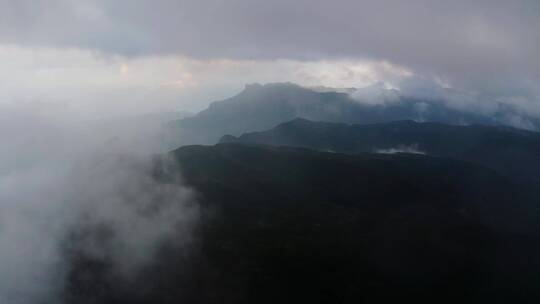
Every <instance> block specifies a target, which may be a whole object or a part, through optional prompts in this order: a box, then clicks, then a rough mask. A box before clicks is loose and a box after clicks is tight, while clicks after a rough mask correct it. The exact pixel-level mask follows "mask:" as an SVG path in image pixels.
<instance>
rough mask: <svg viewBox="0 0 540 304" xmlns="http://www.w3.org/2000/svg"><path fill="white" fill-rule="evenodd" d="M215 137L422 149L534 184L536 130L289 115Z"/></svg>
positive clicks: (539, 147)
mask: <svg viewBox="0 0 540 304" xmlns="http://www.w3.org/2000/svg"><path fill="white" fill-rule="evenodd" d="M221 141H222V142H240V143H251V144H264V145H272V146H296V147H305V148H310V149H316V150H322V151H334V152H340V153H362V152H382V153H394V152H399V151H403V152H412V153H425V154H428V155H432V156H439V157H449V158H454V159H460V160H465V161H470V162H474V163H477V164H480V165H483V166H486V167H489V168H492V169H494V170H496V171H497V172H499V173H501V174H504V175H507V176H509V177H512V178H515V179H516V180H520V181H523V180H527V181H535V182H537V183H540V133H538V132H532V131H525V130H519V129H515V128H510V127H503V126H483V125H471V126H453V125H446V124H441V123H417V122H414V121H396V122H390V123H381V124H371V125H347V124H340V123H327V122H313V121H308V120H305V119H295V120H293V121H290V122H287V123H283V124H281V125H278V126H277V127H275V128H273V129H271V130H268V131H262V132H252V133H246V134H243V135H242V136H240V137H238V138H236V137H233V136H225V137H223V138H222V139H221Z"/></svg>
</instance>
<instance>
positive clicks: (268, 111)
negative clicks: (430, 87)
mask: <svg viewBox="0 0 540 304" xmlns="http://www.w3.org/2000/svg"><path fill="white" fill-rule="evenodd" d="M374 100H376V102H375V101H374ZM294 118H305V119H309V120H313V121H326V122H340V123H356V124H371V123H383V122H391V121H396V120H414V121H422V122H440V123H446V124H455V125H469V124H483V125H514V126H519V127H525V128H528V129H538V128H539V127H540V121H539V120H538V119H536V118H534V117H530V116H527V115H523V114H522V113H518V112H517V110H515V109H513V108H511V107H509V106H503V105H499V107H498V109H497V110H494V111H491V112H490V113H481V112H479V111H473V110H466V109H460V108H459V107H457V106H452V103H448V102H445V101H444V100H438V99H427V98H422V99H421V98H417V97H409V96H405V95H401V94H400V92H399V91H397V90H395V89H386V88H384V87H380V86H376V85H375V86H373V87H369V88H363V89H351V88H349V89H346V90H339V89H331V88H324V89H321V88H305V87H301V86H299V85H296V84H292V83H271V84H266V85H260V84H251V85H246V87H245V89H244V90H243V91H242V92H240V93H239V94H237V95H235V96H233V97H231V98H228V99H224V100H221V101H216V102H213V103H211V104H210V106H209V107H208V108H207V109H206V110H203V111H201V112H199V113H198V114H196V115H194V116H192V117H188V118H184V119H180V120H176V121H173V122H171V123H170V124H169V127H170V129H169V132H170V133H171V134H170V136H169V137H171V138H174V140H172V143H171V146H174V144H176V145H177V146H178V145H185V144H214V143H216V142H217V141H218V140H219V138H220V137H221V136H223V135H226V134H231V135H234V136H238V135H241V134H242V133H245V132H253V131H262V130H266V129H269V128H272V127H274V126H276V125H278V124H280V123H284V122H287V121H290V120H292V119H294Z"/></svg>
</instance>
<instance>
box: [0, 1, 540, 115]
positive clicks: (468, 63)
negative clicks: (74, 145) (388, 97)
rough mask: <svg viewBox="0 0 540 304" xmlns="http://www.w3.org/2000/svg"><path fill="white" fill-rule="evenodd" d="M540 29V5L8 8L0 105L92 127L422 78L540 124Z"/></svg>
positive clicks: (26, 4)
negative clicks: (276, 87) (233, 98)
mask: <svg viewBox="0 0 540 304" xmlns="http://www.w3.org/2000/svg"><path fill="white" fill-rule="evenodd" d="M539 29H540V1H537V0H530V1H526V0H523V1H519V0H516V1H498V0H489V1H487V0H486V1H483V0H479V1H474V0H473V1H471V0H454V1H437V0H414V1H401V0H386V1H381V0H364V1H363V0H333V1H320V0H273V1H258V0H184V1H182V0H153V1H149V0H147V1H144V0H129V1H121V0H93V1H91V0H53V1H51V0H0V58H1V60H0V103H4V104H8V106H10V105H13V104H21V103H24V104H26V105H29V107H33V108H35V107H37V108H39V109H41V111H43V112H47V111H49V112H53V113H59V112H62V111H65V112H67V113H70V114H73V115H75V116H77V117H79V116H81V117H92V116H102V115H107V113H122V112H125V113H126V114H129V112H137V111H139V112H151V111H157V110H159V111H161V110H176V109H186V110H191V111H197V110H200V109H201V108H204V107H205V106H206V105H207V103H208V102H210V101H212V100H215V99H219V98H224V97H227V96H228V95H230V94H233V93H234V92H236V91H238V90H240V89H241V88H242V86H243V84H244V83H247V82H263V83H264V82H273V81H293V82H298V83H300V84H304V85H326V86H338V87H346V86H356V87H362V86H366V85H369V84H373V83H376V82H379V81H383V82H386V83H388V84H390V85H391V86H395V87H399V86H400V84H402V83H403V81H404V80H410V79H415V80H419V79H420V80H421V82H422V81H423V82H424V83H433V84H437V85H441V86H445V87H452V88H455V89H457V90H461V91H463V92H467V93H470V94H473V95H474V96H481V98H482V99H483V101H485V102H506V103H512V104H518V105H519V106H520V107H522V108H523V109H526V110H530V111H538V113H540V111H539V110H538V109H540V105H538V104H539V103H540V98H539V97H540V85H539V84H540V55H539V54H540V52H538V50H539V49H540V30H539ZM44 104H46V106H43V105H44ZM0 107H1V106H0ZM50 109H54V110H53V111H50Z"/></svg>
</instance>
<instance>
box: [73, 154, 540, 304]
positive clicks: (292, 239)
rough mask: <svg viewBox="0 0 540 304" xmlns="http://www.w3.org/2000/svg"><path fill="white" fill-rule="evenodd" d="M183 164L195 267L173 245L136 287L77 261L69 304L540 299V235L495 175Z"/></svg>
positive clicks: (403, 164) (434, 168)
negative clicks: (196, 215)
mask: <svg viewBox="0 0 540 304" xmlns="http://www.w3.org/2000/svg"><path fill="white" fill-rule="evenodd" d="M171 156H172V157H173V158H174V159H176V161H177V162H178V163H179V164H180V167H181V168H182V176H183V179H184V180H185V182H186V183H187V184H188V185H190V186H191V187H193V188H194V189H195V190H196V193H197V194H198V200H199V202H200V203H201V206H202V207H203V208H202V215H201V222H200V225H199V227H198V229H197V231H198V233H197V235H196V236H195V238H196V240H197V242H196V243H197V244H198V245H197V246H196V248H192V249H191V250H190V256H189V257H187V256H186V254H185V252H184V251H182V250H180V251H177V250H178V249H177V248H176V249H175V248H174V246H172V247H170V248H168V247H167V246H164V248H163V250H162V252H161V253H160V255H159V257H158V258H156V259H155V261H154V262H153V264H152V265H150V266H148V267H147V269H145V271H144V272H143V273H141V274H140V276H139V277H134V278H131V279H130V280H129V281H122V280H116V279H115V277H114V276H112V275H111V274H110V273H109V272H108V268H107V267H108V266H107V261H98V262H96V261H95V260H93V258H94V257H93V256H84V255H82V256H81V255H77V254H76V252H75V253H72V254H71V255H70V257H71V260H72V264H71V267H69V271H70V273H69V278H70V280H69V284H68V288H67V292H66V298H67V299H68V300H67V303H77V304H87V303H100V304H112V303H114V304H123V303H130V304H131V303H193V304H196V303H205V304H206V303H223V304H227V303H246V304H248V303H249V304H251V303H261V304H265V303H269V304H270V303H272V304H273V303H386V302H388V301H392V302H394V301H406V300H413V301H414V302H415V303H494V302H497V301H498V303H505V302H506V303H509V302H512V300H515V299H519V300H520V302H523V303H525V302H526V303H532V302H535V301H537V300H539V299H540V291H539V290H538V288H537V280H536V279H537V278H538V273H539V271H540V265H539V263H538V259H537V257H538V254H540V248H539V247H540V245H539V243H538V242H536V241H535V240H537V239H538V231H539V230H537V229H534V227H537V224H536V223H537V222H536V221H534V220H533V221H526V219H527V217H526V212H525V211H526V210H523V209H522V208H520V206H521V204H522V193H521V191H520V189H519V188H516V187H515V185H514V184H513V183H512V182H510V181H508V180H507V179H506V178H504V177H501V176H500V175H498V174H496V173H494V172H493V171H491V170H489V169H485V168H483V167H480V166H477V165H474V164H470V163H465V162H461V161H457V160H451V159H445V158H436V157H430V156H424V155H412V154H357V155H345V154H339V153H324V152H317V151H313V150H307V149H300V148H285V147H282V148H277V147H264V146H248V145H243V144H219V145H216V146H186V147H182V148H180V149H178V150H175V151H174V152H172V153H171ZM157 168H161V166H160V165H158V166H157ZM171 174H172V175H171ZM175 174H179V172H177V171H174V172H172V173H171V172H170V171H169V170H166V169H165V170H163V171H161V170H158V171H157V172H156V178H157V179H159V180H162V181H163V182H167V180H174V179H175V177H174V175H175ZM526 223H528V224H529V225H533V226H529V227H525V228H527V229H524V226H526V225H527V224H526ZM534 225H536V226H534ZM96 233H99V230H98V232H96Z"/></svg>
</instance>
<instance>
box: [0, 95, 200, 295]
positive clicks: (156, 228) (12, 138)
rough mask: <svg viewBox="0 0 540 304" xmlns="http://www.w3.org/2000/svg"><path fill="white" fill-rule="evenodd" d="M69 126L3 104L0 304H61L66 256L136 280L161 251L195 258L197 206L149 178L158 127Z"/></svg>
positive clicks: (178, 189)
mask: <svg viewBox="0 0 540 304" xmlns="http://www.w3.org/2000/svg"><path fill="white" fill-rule="evenodd" d="M67 121H68V122H66V117H62V118H55V119H51V118H50V117H47V116H43V115H42V114H41V113H40V110H39V107H36V106H31V105H29V106H28V107H24V106H20V105H19V106H12V107H10V106H7V105H2V104H0V137H1V138H3V139H4V140H3V145H4V147H5V148H4V149H1V151H0V248H1V250H0V303H13V304H33V303H61V302H62V301H61V300H60V299H61V298H62V296H63V292H64V291H65V290H64V287H65V284H66V282H67V275H68V273H69V271H70V266H72V264H71V263H70V260H69V257H70V254H74V253H75V254H79V255H84V256H88V257H90V258H93V259H97V260H100V261H101V260H103V261H106V262H108V263H110V264H109V265H110V266H111V273H113V274H114V275H115V276H118V277H119V278H121V279H130V278H133V277H136V275H137V274H138V271H139V270H140V269H141V267H144V266H145V265H148V264H147V263H150V262H152V259H153V257H154V254H155V253H156V250H157V248H158V247H159V246H160V245H162V243H163V242H169V243H171V244H174V245H175V246H177V247H178V248H179V249H180V250H182V252H186V251H184V250H185V249H189V248H191V247H190V244H191V243H190V241H191V240H192V236H193V235H192V229H193V228H194V227H195V225H196V221H197V219H198V208H197V204H196V201H195V200H194V198H193V193H192V191H191V189H189V188H188V187H185V186H183V184H182V181H181V180H171V181H168V182H158V181H156V180H155V179H154V178H153V176H152V174H151V173H152V169H153V168H154V167H153V165H154V162H153V160H152V158H151V156H150V155H152V154H153V153H154V152H156V151H159V149H160V148H161V147H160V146H159V141H158V140H148V137H149V138H154V139H156V137H157V134H158V133H157V130H156V131H155V132H156V133H152V132H153V131H152V130H148V128H149V125H152V124H150V122H147V123H144V124H139V123H136V121H135V123H133V122H134V121H133V120H129V121H128V122H127V124H128V125H129V126H131V127H130V128H128V127H127V126H126V125H125V124H124V123H123V122H122V121H116V122H115V124H111V123H109V124H106V125H103V123H104V121H100V122H97V123H95V124H92V123H85V124H81V123H79V124H77V125H74V124H73V123H71V122H69V121H70V120H69V118H68V119H67ZM144 121H148V120H147V119H146V118H145V120H144ZM130 122H132V123H130ZM156 124H157V125H159V121H158V122H157V123H156ZM115 126H116V127H115ZM118 126H123V127H122V128H119V127H118ZM136 135H138V136H139V137H140V138H139V137H135V136H136ZM111 138H112V139H111ZM163 166H167V168H170V169H171V170H173V166H175V163H174V162H173V161H169V160H166V159H165V160H164V161H163ZM169 166H170V167H169ZM173 171H174V172H176V173H178V170H177V169H174V170H173ZM96 227H105V228H106V229H107V231H108V232H109V237H108V238H106V239H98V238H96V237H95V236H94V235H93V234H95V231H97V229H96ZM82 232H84V233H85V237H82V236H81V235H80V234H81V233H82ZM72 235H74V236H75V239H74V240H73V238H72V237H71V236H72Z"/></svg>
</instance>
